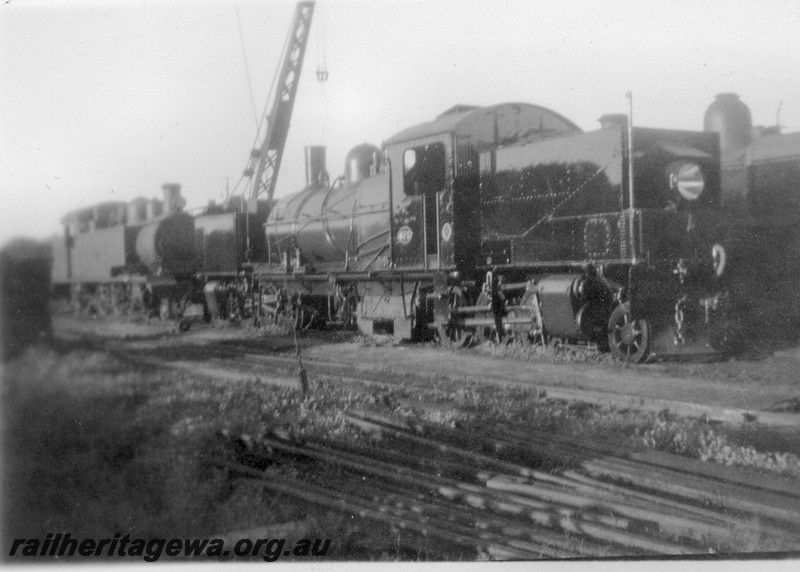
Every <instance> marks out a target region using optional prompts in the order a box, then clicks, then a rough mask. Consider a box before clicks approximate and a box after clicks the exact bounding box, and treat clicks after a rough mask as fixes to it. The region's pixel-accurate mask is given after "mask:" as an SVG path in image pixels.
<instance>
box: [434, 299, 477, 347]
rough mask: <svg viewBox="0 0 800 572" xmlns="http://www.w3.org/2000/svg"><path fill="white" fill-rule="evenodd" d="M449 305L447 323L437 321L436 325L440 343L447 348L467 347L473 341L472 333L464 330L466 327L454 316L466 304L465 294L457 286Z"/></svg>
mask: <svg viewBox="0 0 800 572" xmlns="http://www.w3.org/2000/svg"><path fill="white" fill-rule="evenodd" d="M447 303H448V307H449V309H450V316H449V319H448V320H447V321H446V322H445V321H437V324H436V332H437V334H438V337H439V343H440V344H442V345H445V346H452V347H459V348H462V347H466V346H467V345H469V343H470V341H471V340H472V333H471V332H469V331H467V330H466V329H464V326H463V325H461V324H460V323H458V322H457V321H456V320H455V319H454V316H453V313H454V311H455V310H457V309H458V308H459V307H460V306H462V305H463V303H464V293H463V292H462V291H461V288H459V287H458V286H456V287H454V288H453V289H452V290H451V291H450V293H449V294H448V301H447Z"/></svg>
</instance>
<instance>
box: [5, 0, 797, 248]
mask: <svg viewBox="0 0 800 572" xmlns="http://www.w3.org/2000/svg"><path fill="white" fill-rule="evenodd" d="M293 10H294V2H289V1H286V0H261V1H256V0H247V1H246V0H237V1H233V0H202V1H201V0H157V1H156V0H137V1H133V0H124V1H122V2H120V1H112V0H109V1H107V2H100V1H96V0H94V1H87V0H79V1H77V2H69V1H65V0H48V1H46V0H0V184H1V185H2V186H1V187H0V244H2V243H5V242H6V241H7V240H8V239H9V238H10V237H12V236H16V235H27V236H32V237H37V238H38V237H45V236H48V235H50V234H53V233H56V232H60V231H61V229H60V225H59V222H58V221H59V219H60V218H61V216H63V214H65V213H66V212H67V211H70V210H72V209H74V208H78V207H81V206H87V205H91V204H93V203H96V202H101V201H106V200H129V199H132V198H134V197H136V196H140V195H144V196H147V197H153V196H158V197H160V195H161V184H162V183H164V182H168V181H170V182H171V181H175V182H180V183H181V184H182V185H183V192H184V196H185V197H186V199H187V201H188V203H189V205H188V206H189V207H195V206H202V205H204V204H206V203H207V202H208V201H209V200H211V199H217V200H219V199H221V198H222V197H223V196H224V191H225V184H226V178H228V177H229V178H230V180H231V185H233V184H235V183H236V182H237V181H238V180H239V177H240V175H241V172H242V170H243V168H244V167H245V165H246V162H247V158H248V155H249V153H250V149H251V147H252V145H253V141H254V137H255V117H254V110H253V105H252V103H251V95H250V89H249V87H248V80H247V70H248V69H249V73H250V76H251V79H252V85H253V98H254V99H255V101H256V104H257V107H258V111H259V113H260V112H261V110H262V109H263V107H264V105H265V103H266V101H267V95H268V93H269V88H270V86H271V84H272V80H273V77H274V75H275V72H276V69H277V67H278V65H279V63H280V62H279V56H280V52H281V47H282V45H283V42H284V39H285V37H286V33H287V31H288V28H289V24H290V21H291V17H292V13H293ZM237 12H238V18H239V21H241V30H242V33H241V34H240V32H239V25H238V23H237ZM323 40H324V41H323ZM243 43H244V52H246V54H247V60H245V58H244V56H243ZM323 54H324V57H325V59H326V60H327V69H328V71H329V72H330V77H329V80H328V82H327V83H325V84H320V83H318V82H317V81H316V73H315V72H316V70H317V67H318V65H319V63H320V60H321V58H322V55H323ZM628 90H632V91H633V94H634V122H635V123H636V124H637V125H643V126H651V127H665V128H673V127H674V128H680V129H702V118H703V113H704V111H705V109H706V107H707V106H708V105H709V104H710V103H711V101H713V98H714V95H715V94H717V93H720V92H728V91H732V92H736V93H738V94H740V96H741V97H742V100H743V101H744V102H745V103H746V104H747V105H748V106H749V107H750V109H751V112H752V114H753V121H754V123H755V124H762V125H773V124H775V122H776V116H777V115H776V114H777V111H778V106H779V105H781V104H782V106H781V111H780V121H781V124H782V125H783V126H784V128H785V130H787V131H796V130H800V0H768V1H764V2H756V1H753V0H666V1H661V0H574V1H570V0H547V1H543V0H508V1H491V0H427V1H422V0H377V1H376V0H318V2H317V6H316V12H315V16H314V21H313V24H312V31H311V39H310V42H309V46H308V50H307V53H306V59H305V64H304V68H303V74H302V78H301V81H300V87H299V93H298V98H297V101H296V104H295V110H294V117H293V120H292V126H291V129H290V133H289V139H288V142H287V146H286V151H285V155H284V160H283V166H282V169H281V173H280V175H279V178H278V185H277V191H276V196H281V195H285V194H288V193H290V192H293V191H295V190H298V189H300V188H301V187H302V186H303V184H304V167H303V147H304V146H305V145H318V144H323V145H326V146H327V147H328V171H329V172H330V174H331V176H332V177H336V176H338V175H340V174H341V173H342V171H343V168H342V163H343V160H344V156H345V154H346V153H347V151H348V150H349V149H350V148H352V147H353V146H354V145H357V144H359V143H362V142H364V141H368V142H371V143H374V144H376V145H380V143H381V142H382V141H383V140H384V139H387V138H388V137H390V136H391V135H393V134H394V133H396V132H397V131H400V130H401V129H404V128H405V127H408V126H410V125H413V124H416V123H420V122H423V121H427V120H429V119H432V118H433V117H435V116H436V115H438V114H439V113H441V112H442V111H444V110H446V109H447V108H449V107H451V106H452V105H454V104H457V103H465V104H476V105H489V104H493V103H500V102H504V101H524V102H530V103H536V104H539V105H543V106H545V107H549V108H551V109H553V110H554V111H557V112H559V113H561V114H562V115H564V116H566V117H567V118H569V119H572V120H573V121H575V122H576V123H577V124H578V125H579V126H580V127H581V128H583V129H586V130H593V129H596V128H597V127H598V123H597V121H596V119H597V118H598V117H599V116H600V115H602V114H604V113H611V112H626V111H627V100H626V99H625V92H626V91H628Z"/></svg>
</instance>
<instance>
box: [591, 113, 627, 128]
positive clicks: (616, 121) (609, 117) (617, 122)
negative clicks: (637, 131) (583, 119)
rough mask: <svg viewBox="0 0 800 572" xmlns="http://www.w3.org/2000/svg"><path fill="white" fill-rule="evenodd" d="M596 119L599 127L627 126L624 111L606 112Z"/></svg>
mask: <svg viewBox="0 0 800 572" xmlns="http://www.w3.org/2000/svg"><path fill="white" fill-rule="evenodd" d="M598 121H599V122H600V129H609V128H611V127H627V126H628V116H627V115H625V114H624V113H606V114H605V115H601V116H600V118H599V119H598Z"/></svg>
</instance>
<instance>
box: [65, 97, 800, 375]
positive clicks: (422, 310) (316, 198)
mask: <svg viewBox="0 0 800 572" xmlns="http://www.w3.org/2000/svg"><path fill="white" fill-rule="evenodd" d="M712 122H713V121H712ZM726 125H727V124H726ZM720 130H721V129H713V130H712V131H715V132H689V131H675V130H663V129H647V128H640V127H631V126H629V125H627V121H626V117H625V116H618V115H612V116H604V118H603V121H602V126H601V129H599V130H596V131H591V132H582V131H581V130H580V129H579V128H578V127H577V126H576V125H575V124H574V123H572V122H571V121H569V120H568V119H566V118H564V117H563V116H561V115H559V114H558V113H555V112H553V111H551V110H549V109H546V108H544V107H540V106H537V105H531V104H523V103H508V104H499V105H494V106H489V107H472V106H463V105H459V106H456V107H453V108H451V109H449V110H447V111H446V112H444V113H443V114H441V115H440V116H438V117H436V118H435V119H433V120H432V121H429V122H426V123H424V124H421V125H417V126H414V127H411V128H409V129H406V130H404V131H402V132H400V133H398V134H396V135H394V136H393V137H391V138H389V139H388V140H387V141H386V142H385V143H384V145H383V148H382V149H379V148H378V147H375V146H373V145H369V144H366V143H365V144H362V145H359V146H357V147H355V148H354V149H353V150H352V151H351V152H350V153H349V154H348V155H347V158H346V161H345V174H344V175H343V176H342V177H339V178H337V179H336V180H334V181H333V182H330V177H329V176H328V174H327V172H326V167H325V150H324V148H321V147H308V148H306V176H307V184H306V187H305V188H304V189H303V190H301V191H299V192H297V193H295V194H293V195H290V196H287V197H285V198H282V199H280V200H277V201H276V202H274V203H273V204H267V203H264V202H261V203H260V204H258V205H257V206H256V208H252V207H251V209H250V211H249V212H247V209H245V208H244V204H243V203H242V204H240V205H237V204H236V203H232V204H231V205H228V207H227V208H222V207H217V206H210V207H209V208H208V209H205V211H204V212H202V213H199V214H197V215H195V216H194V217H190V216H189V215H187V214H186V213H183V212H182V211H181V209H180V208H177V207H176V206H175V205H176V199H175V198H174V195H175V191H174V187H165V193H167V194H166V195H165V196H166V199H165V201H164V202H165V204H168V205H172V206H171V207H170V208H168V209H165V212H164V213H162V214H160V215H156V214H154V215H153V216H152V217H139V218H137V217H135V216H133V217H132V216H131V215H130V213H131V208H132V205H128V207H127V208H126V209H122V208H121V207H120V206H119V205H117V206H116V207H112V209H111V210H112V211H113V209H114V208H116V209H117V210H116V211H114V212H116V213H118V216H117V219H116V220H117V222H118V224H117V225H112V224H105V222H106V220H105V219H103V216H102V208H105V207H106V205H101V206H100V207H95V208H94V209H93V210H92V213H91V214H92V217H94V219H93V220H94V221H95V222H94V224H95V228H94V229H90V228H87V229H86V230H81V229H80V228H79V229H78V230H74V226H75V222H76V221H78V222H80V220H82V219H81V217H82V216H83V217H84V218H87V217H86V212H84V211H81V212H78V213H73V214H72V215H69V216H68V217H65V226H66V227H67V229H68V230H67V234H66V235H65V241H64V243H63V245H61V246H60V247H59V248H61V251H60V252H58V251H57V252H56V254H55V256H56V259H59V258H60V259H61V260H62V264H61V267H62V272H61V274H60V275H59V276H56V274H55V273H54V283H56V284H62V285H63V284H71V285H72V288H73V290H74V289H75V288H76V287H77V286H76V285H80V286H81V287H83V288H86V287H87V285H88V284H89V283H91V284H94V286H93V287H94V288H95V289H98V288H99V289H105V288H108V285H113V284H119V283H124V284H134V283H136V284H139V290H140V291H142V292H144V293H150V297H149V300H145V298H146V297H145V296H143V297H142V303H143V304H144V303H145V302H148V303H149V305H150V306H151V307H152V304H153V299H156V300H160V303H161V307H162V309H163V308H164V307H166V311H164V312H162V313H163V314H169V313H174V314H177V315H182V316H183V319H182V321H181V324H182V327H184V328H186V327H188V325H189V323H190V321H191V320H192V319H199V317H200V316H204V317H205V318H206V319H210V318H234V319H241V318H252V319H254V320H262V321H263V320H280V319H287V320H290V321H291V323H293V324H294V325H295V326H296V327H301V328H309V327H315V326H322V325H326V324H338V325H356V326H357V327H358V328H359V329H360V330H361V331H362V332H364V333H367V334H373V333H378V332H385V333H391V334H394V336H395V337H398V338H422V339H426V338H430V337H431V336H436V337H438V338H439V339H440V340H442V341H443V342H448V343H459V344H463V343H466V342H467V341H469V340H472V339H486V338H494V339H508V338H511V337H525V338H529V339H534V340H537V341H539V342H541V343H559V342H564V341H569V342H573V343H586V344H596V345H597V346H598V347H600V348H601V349H605V350H610V351H611V352H613V353H614V355H616V356H617V357H619V358H621V359H624V360H627V361H633V362H639V361H643V360H644V359H646V358H647V357H648V356H652V355H655V356H660V355H667V354H676V353H678V354H681V353H696V352H702V353H706V352H709V351H718V350H719V349H720V348H722V347H724V345H725V344H726V341H727V339H728V338H729V332H730V329H729V324H730V309H731V308H732V307H733V308H736V306H735V305H732V304H731V301H730V298H731V295H730V289H731V283H730V280H729V275H730V273H731V272H732V268H733V267H734V266H739V267H742V266H746V261H747V257H748V256H752V255H753V253H752V252H750V253H746V252H745V249H744V248H742V245H745V244H748V240H747V236H744V235H742V234H741V231H740V230H739V228H738V227H746V228H750V229H754V228H756V223H754V222H752V221H750V220H748V222H747V224H745V225H739V224H732V223H731V220H732V219H731V216H732V215H731V213H732V212H736V209H739V212H744V211H745V210H749V209H747V208H746V209H743V210H742V209H741V208H740V206H741V205H740V206H733V205H734V204H735V203H736V201H735V200H732V198H731V197H733V196H734V195H735V193H734V192H733V191H732V190H730V188H726V182H727V181H728V179H729V178H730V175H731V172H730V170H728V169H727V168H726V165H727V163H725V162H721V157H720V140H721V136H720V134H718V132H719V131H720ZM722 141H723V142H724V141H726V139H725V135H723V136H722ZM723 149H725V150H726V152H727V147H723ZM765 152H766V151H765ZM766 153H767V154H768V152H766ZM797 156H798V153H795V155H794V159H792V160H790V163H791V161H794V163H792V164H794V165H796V163H797ZM750 161H751V164H748V165H746V166H745V167H744V168H745V170H746V171H747V172H748V173H750V175H748V176H751V175H752V176H755V175H754V174H753V173H754V168H753V167H754V166H759V167H760V166H761V162H763V161H762V155H759V154H758V151H756V150H754V151H753V152H752V155H751V159H750ZM768 170H769V169H768ZM754 184H755V183H754ZM756 186H758V185H756ZM766 186H767V187H768V188H770V184H767V185H766ZM758 188H759V190H758V191H751V193H752V196H753V197H757V196H761V195H760V194H759V193H761V192H762V191H761V190H760V189H761V187H760V186H759V187H758ZM769 192H773V193H775V192H778V191H774V190H770V191H769ZM780 192H783V191H780ZM786 193H787V196H791V197H796V195H795V194H793V192H792V190H791V189H789V190H787V191H786ZM753 200H755V198H754V199H753ZM793 200H796V199H793ZM744 202H745V203H747V201H744ZM751 202H752V201H751ZM767 202H769V201H767ZM740 203H741V201H740ZM101 207H102V208H101ZM98 209H100V210H98ZM95 211H96V212H95ZM123 215H127V218H126V219H125V220H124V221H122V220H120V219H121V217H122V216H123ZM737 216H739V215H737ZM734 220H741V219H734ZM99 222H102V223H103V224H98V223H99ZM104 226H105V228H102V227H104ZM118 227H119V228H118ZM104 231H105V233H104V234H103V236H102V237H101V236H100V234H101V233H103V232H104ZM106 235H108V236H106ZM112 235H113V240H112V238H111V237H112ZM134 241H135V247H132V246H131V245H133V244H134ZM88 244H92V245H94V246H87V245H88ZM99 244H102V245H103V246H102V250H103V251H104V253H105V254H103V255H102V256H99V255H97V254H96V253H95V251H93V250H92V248H94V249H95V250H97V248H98V246H97V245H99ZM731 245H733V246H731ZM108 251H113V255H112V254H110V253H109V252H108ZM92 253H94V254H92ZM756 254H757V253H756ZM92 257H94V258H92ZM734 262H735V263H736V264H733V263H734ZM84 264H85V267H84V266H82V265H84ZM57 266H58V265H57ZM798 266H800V265H798ZM64 267H66V272H64V271H63V270H64ZM65 275H66V278H65ZM119 289H120V288H119V286H118V287H117V290H119ZM73 294H74V291H73ZM126 295H130V294H126ZM120 296H121V297H123V298H124V295H120Z"/></svg>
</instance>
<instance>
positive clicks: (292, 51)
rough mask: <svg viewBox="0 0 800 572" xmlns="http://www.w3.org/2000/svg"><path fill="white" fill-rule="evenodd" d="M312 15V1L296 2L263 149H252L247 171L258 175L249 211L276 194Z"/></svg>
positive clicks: (252, 181)
mask: <svg viewBox="0 0 800 572" xmlns="http://www.w3.org/2000/svg"><path fill="white" fill-rule="evenodd" d="M313 15H314V2H313V1H302V2H298V3H297V6H296V7H295V11H294V18H293V19H292V25H291V28H290V29H289V38H288V42H287V45H286V52H285V56H284V59H283V64H282V65H281V68H280V71H279V75H278V81H277V84H276V89H275V92H274V97H273V100H272V103H271V105H270V107H269V111H268V114H267V116H266V122H267V130H266V134H265V136H264V140H263V141H262V143H261V147H260V149H257V150H254V151H253V153H252V155H251V157H250V162H249V164H248V167H247V169H246V170H245V175H247V176H251V175H253V174H255V177H254V178H253V179H252V180H251V182H250V196H249V199H248V207H247V210H248V211H250V212H256V209H257V201H258V199H259V198H260V197H261V198H263V196H264V195H266V199H267V203H268V204H269V203H271V202H272V195H273V194H274V193H275V183H276V182H277V178H278V171H279V169H280V166H281V159H282V158H283V149H284V147H285V146H286V138H287V135H288V133H289V123H290V122H291V118H292V109H293V108H294V101H295V96H296V95H297V85H298V83H299V82H300V72H301V71H302V68H303V58H304V56H305V51H306V44H307V43H308V36H309V30H310V29H311V19H312V17H313ZM254 163H255V165H254Z"/></svg>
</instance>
